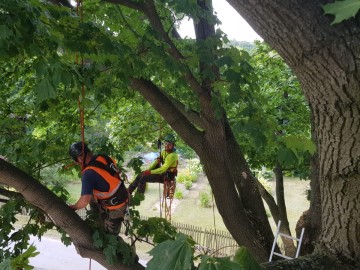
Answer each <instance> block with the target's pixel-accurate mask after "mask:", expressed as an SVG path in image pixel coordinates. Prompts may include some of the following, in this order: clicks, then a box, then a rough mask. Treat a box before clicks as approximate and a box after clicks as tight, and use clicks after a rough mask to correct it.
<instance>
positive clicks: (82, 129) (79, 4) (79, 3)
mask: <svg viewBox="0 0 360 270" xmlns="http://www.w3.org/2000/svg"><path fill="white" fill-rule="evenodd" d="M82 7H83V0H77V2H76V14H77V15H78V16H79V15H80V21H81V22H82V21H83V8H82ZM75 58H76V59H75V61H76V64H78V63H79V59H78V54H77V53H76V55H75ZM81 65H82V66H83V65H84V58H83V57H82V56H81ZM84 98H85V84H84V82H83V83H82V86H81V96H79V98H78V108H79V114H80V132H81V141H82V159H83V164H82V169H84V164H85V151H84V149H85V120H84V114H85V113H84V107H83V106H82V105H81V102H82V101H83V100H84Z"/></svg>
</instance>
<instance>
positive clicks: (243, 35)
mask: <svg viewBox="0 0 360 270" xmlns="http://www.w3.org/2000/svg"><path fill="white" fill-rule="evenodd" d="M213 6H214V10H215V11H216V13H217V16H218V18H219V20H220V21H221V22H222V24H221V25H220V28H221V30H222V31H223V32H224V33H226V34H227V36H228V39H230V40H232V39H235V40H238V41H249V42H252V41H254V40H262V38H261V37H260V36H259V35H258V34H256V32H255V31H254V30H253V29H252V28H251V27H250V25H249V24H248V23H247V22H246V21H245V20H244V19H243V18H242V17H241V16H240V15H239V13H237V12H236V11H235V10H234V9H233V8H232V6H230V5H229V4H228V2H226V1H225V0H213ZM179 33H180V35H181V36H182V37H185V36H188V37H191V38H194V37H195V33H194V30H193V24H192V21H189V20H188V19H185V20H183V22H182V24H181V26H180V29H179Z"/></svg>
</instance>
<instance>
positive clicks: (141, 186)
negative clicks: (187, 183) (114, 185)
mask: <svg viewBox="0 0 360 270" xmlns="http://www.w3.org/2000/svg"><path fill="white" fill-rule="evenodd" d="M163 182H164V175H163V174H149V175H145V176H142V174H138V176H136V178H135V180H134V182H132V183H131V184H130V186H129V192H130V193H132V192H133V191H134V190H135V189H136V188H137V191H138V192H139V193H144V192H145V187H146V183H163Z"/></svg>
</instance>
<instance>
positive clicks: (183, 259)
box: [146, 233, 194, 270]
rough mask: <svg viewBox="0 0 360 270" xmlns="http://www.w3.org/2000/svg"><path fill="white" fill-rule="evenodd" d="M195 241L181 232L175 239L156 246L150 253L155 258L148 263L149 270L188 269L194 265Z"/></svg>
mask: <svg viewBox="0 0 360 270" xmlns="http://www.w3.org/2000/svg"><path fill="white" fill-rule="evenodd" d="M193 244H194V243H193V241H191V240H190V239H189V238H188V237H187V236H186V235H185V234H182V233H179V234H177V237H176V239H175V240H174V241H170V240H168V241H165V242H162V243H160V244H158V245H157V246H156V247H154V248H153V249H152V250H151V251H150V252H149V254H150V255H152V256H153V258H152V259H151V260H150V261H149V263H148V264H147V268H146V269H148V270H169V269H172V270H187V269H189V270H190V269H191V267H192V259H193V252H194V249H193Z"/></svg>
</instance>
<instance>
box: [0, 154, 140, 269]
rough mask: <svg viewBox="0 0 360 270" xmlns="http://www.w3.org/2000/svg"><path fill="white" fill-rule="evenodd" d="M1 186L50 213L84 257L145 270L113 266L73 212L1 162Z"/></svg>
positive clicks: (27, 178)
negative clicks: (17, 193) (12, 190)
mask: <svg viewBox="0 0 360 270" xmlns="http://www.w3.org/2000/svg"><path fill="white" fill-rule="evenodd" d="M0 184H3V185H6V186H11V187H13V188H15V189H16V190H17V191H18V192H19V193H20V194H21V195H23V196H24V198H25V199H26V200H27V201H28V202H29V203H31V204H32V205H34V206H36V207H38V208H39V209H41V210H43V211H44V212H45V213H47V214H48V215H49V216H50V217H51V219H52V221H53V222H54V223H55V224H56V225H57V226H59V227H60V228H62V229H63V230H64V231H65V232H66V233H67V234H68V235H69V236H70V237H71V239H72V240H73V243H74V245H75V247H76V250H77V251H78V253H79V254H80V255H81V256H83V257H86V258H92V259H94V260H96V261H97V262H99V263H100V264H101V265H103V266H104V267H106V268H107V269H111V270H115V269H121V270H131V269H144V268H143V267H142V266H141V265H140V264H136V265H135V266H133V267H128V266H125V265H122V264H117V265H114V266H110V265H109V264H108V263H107V262H106V258H105V255H104V254H103V253H102V252H101V251H100V250H97V249H95V248H94V246H93V245H92V242H93V240H92V230H91V228H90V227H89V226H88V225H87V224H86V223H85V222H84V221H83V220H82V219H81V218H80V217H79V216H78V215H77V214H76V213H74V212H73V210H71V209H70V208H69V207H68V206H67V205H66V204H65V203H64V202H63V201H62V200H60V198H58V197H57V196H56V195H55V194H53V193H52V192H51V191H50V190H48V189H47V188H46V187H45V186H43V185H42V184H41V183H40V182H38V181H36V180H35V179H34V178H32V177H31V176H30V175H28V174H26V173H25V172H23V171H21V170H20V169H18V168H16V167H14V166H13V165H11V164H10V163H8V162H6V161H5V160H3V159H1V158H0Z"/></svg>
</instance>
